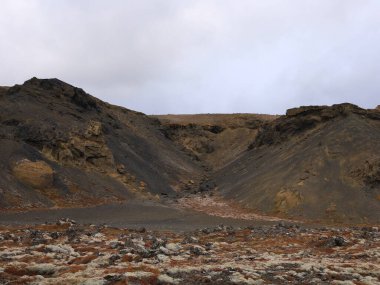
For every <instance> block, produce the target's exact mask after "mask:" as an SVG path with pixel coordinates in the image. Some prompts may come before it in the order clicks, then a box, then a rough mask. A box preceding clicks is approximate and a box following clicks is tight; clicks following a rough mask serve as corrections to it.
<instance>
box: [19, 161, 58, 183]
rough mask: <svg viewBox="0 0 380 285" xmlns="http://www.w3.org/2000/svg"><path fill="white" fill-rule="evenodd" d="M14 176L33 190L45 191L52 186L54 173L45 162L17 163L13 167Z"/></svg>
mask: <svg viewBox="0 0 380 285" xmlns="http://www.w3.org/2000/svg"><path fill="white" fill-rule="evenodd" d="M12 172H13V174H14V176H15V177H16V178H17V179H18V180H20V181H21V182H22V183H25V184H27V185H29V186H31V187H33V188H37V189H45V188H49V187H52V186H53V180H54V171H53V169H52V168H51V167H50V165H49V164H47V163H46V162H45V161H30V160H28V159H23V160H20V161H17V162H16V163H15V164H14V165H13V167H12Z"/></svg>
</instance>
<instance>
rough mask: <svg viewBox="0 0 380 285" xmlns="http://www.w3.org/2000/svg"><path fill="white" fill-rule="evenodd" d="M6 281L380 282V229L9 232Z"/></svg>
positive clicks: (3, 267)
mask: <svg viewBox="0 0 380 285" xmlns="http://www.w3.org/2000/svg"><path fill="white" fill-rule="evenodd" d="M0 284H357V285H361V284H380V230H379V228H378V227H368V228H359V227H357V228H341V229H339V228H305V227H299V226H296V225H286V224H284V223H279V224H278V225H276V226H260V227H248V228H232V227H226V226H218V227H216V228H205V229H201V230H196V231H192V232H185V233H183V232H182V233H179V232H177V233H176V232H163V231H154V232H153V231H147V230H145V229H144V228H141V229H137V230H136V229H134V230H132V229H118V228H111V227H107V226H95V225H79V224H76V223H75V222H74V221H71V220H68V219H64V220H59V221H58V222H57V223H50V224H44V225H39V226H33V227H30V228H25V227H23V228H16V227H12V228H10V227H2V228H0Z"/></svg>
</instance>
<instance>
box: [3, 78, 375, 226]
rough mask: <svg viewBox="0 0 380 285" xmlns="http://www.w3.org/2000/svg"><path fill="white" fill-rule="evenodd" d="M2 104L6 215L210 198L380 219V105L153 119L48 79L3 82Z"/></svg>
mask: <svg viewBox="0 0 380 285" xmlns="http://www.w3.org/2000/svg"><path fill="white" fill-rule="evenodd" d="M0 107H1V108H0V209H1V210H20V209H22V210H25V209H31V208H61V207H85V206H93V205H98V204H109V203H115V202H124V201H133V200H135V199H140V200H141V199H142V200H147V199H148V200H155V201H159V200H160V199H161V198H162V197H168V198H169V199H165V200H166V201H167V200H169V201H173V203H171V202H170V203H169V204H167V205H170V206H173V205H174V207H175V205H176V203H177V202H178V201H177V200H175V199H171V198H174V197H176V198H178V197H179V198H181V197H182V196H186V199H187V198H188V194H189V193H195V195H198V196H196V198H197V199H198V200H194V201H195V203H198V204H199V199H200V198H199V197H202V196H203V195H207V193H209V194H210V196H209V197H218V198H222V199H225V200H224V201H232V202H233V203H235V204H234V205H233V207H232V206H231V204H228V205H229V206H228V207H230V206H231V207H230V208H228V209H235V208H236V206H237V207H240V208H242V209H243V210H249V211H253V212H254V213H261V214H265V215H269V216H276V217H280V218H281V217H282V218H290V219H295V220H307V221H322V222H326V221H328V222H348V223H380V214H379V213H380V151H379V150H380V111H379V108H376V109H372V110H364V109H361V108H359V107H357V106H355V105H351V104H340V105H333V106H331V107H328V106H309V107H300V108H294V109H290V110H288V111H287V114H286V115H283V116H271V115H256V114H202V115H161V116H146V115H144V114H142V113H138V112H135V111H131V110H128V109H125V108H121V107H117V106H113V105H110V104H108V103H105V102H102V101H100V100H99V99H97V98H95V97H93V96H91V95H89V94H87V93H86V92H85V91H83V90H82V89H80V88H77V87H74V86H71V85H69V84H67V83H64V82H62V81H60V80H58V79H37V78H32V79H30V80H28V81H26V82H25V83H24V84H22V85H15V86H13V87H1V88H0ZM199 192H202V194H199ZM211 195H213V196H211ZM202 199H203V198H202ZM176 201H177V202H176ZM189 201H190V200H189ZM197 201H198V202H197ZM202 201H203V202H204V203H205V201H208V200H207V199H203V200H202ZM203 202H202V203H201V204H202V207H203V208H204V209H205V210H206V213H207V205H204V203H203ZM188 204H189V205H190V204H191V203H190V202H189V203H188ZM193 204H194V203H193ZM213 205H225V204H224V202H221V203H219V202H218V201H217V202H216V203H214V204H213ZM213 207H214V206H213ZM220 207H222V208H223V207H224V206H220ZM234 207H235V208H234ZM225 209H227V208H225ZM213 210H215V212H218V213H220V212H221V211H222V210H223V209H213ZM231 211H235V210H231ZM237 212H239V211H237Z"/></svg>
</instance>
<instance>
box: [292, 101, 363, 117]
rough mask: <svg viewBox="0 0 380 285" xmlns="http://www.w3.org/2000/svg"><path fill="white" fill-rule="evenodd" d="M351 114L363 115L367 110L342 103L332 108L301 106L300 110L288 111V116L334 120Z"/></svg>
mask: <svg viewBox="0 0 380 285" xmlns="http://www.w3.org/2000/svg"><path fill="white" fill-rule="evenodd" d="M350 112H354V113H355V112H356V113H362V112H365V110H363V109H361V108H360V107H358V106H356V105H354V104H350V103H342V104H335V105H332V106H331V107H330V106H301V107H298V108H292V109H288V110H287V111H286V116H290V117H293V116H307V115H318V116H321V117H324V118H332V117H336V116H339V115H342V114H348V113H350Z"/></svg>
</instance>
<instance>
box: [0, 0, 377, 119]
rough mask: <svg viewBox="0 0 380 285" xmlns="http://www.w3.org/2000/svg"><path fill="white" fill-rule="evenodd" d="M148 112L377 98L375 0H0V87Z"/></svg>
mask: <svg viewBox="0 0 380 285" xmlns="http://www.w3.org/2000/svg"><path fill="white" fill-rule="evenodd" d="M33 76H36V77H39V78H53V77H56V78H59V79H61V80H63V81H66V82H68V83H70V84H73V85H75V86H78V87H81V88H83V89H85V90H86V91H87V92H88V93H90V94H92V95H94V96H96V97H99V98H101V99H103V100H105V101H108V102H110V103H113V104H117V105H122V106H125V107H127V108H130V109H135V110H138V111H142V112H145V113H148V114H165V113H215V112H217V113H232V112H234V113H236V112H249V113H276V114H281V113H284V112H285V110H286V109H287V108H290V107H294V106H299V105H315V104H324V105H325V104H334V103H340V102H352V103H355V104H358V105H360V106H362V107H366V108H373V107H375V106H376V105H378V104H380V1H379V0H355V1H354V0H120V1H118V0H103V1H98V0H71V1H70V0H0V85H6V86H10V85H14V84H16V83H22V82H24V81H25V80H27V79H29V78H31V77H33Z"/></svg>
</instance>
